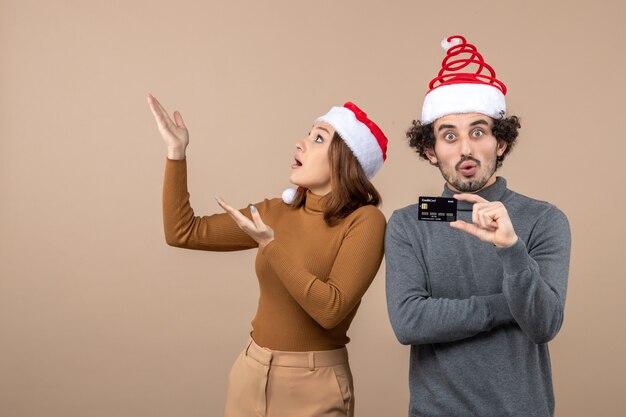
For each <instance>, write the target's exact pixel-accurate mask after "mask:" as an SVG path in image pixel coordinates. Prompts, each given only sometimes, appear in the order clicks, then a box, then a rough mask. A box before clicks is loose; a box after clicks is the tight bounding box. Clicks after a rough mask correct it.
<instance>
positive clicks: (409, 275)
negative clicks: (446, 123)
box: [385, 177, 570, 417]
mask: <svg viewBox="0 0 626 417" xmlns="http://www.w3.org/2000/svg"><path fill="white" fill-rule="evenodd" d="M452 195H453V192H452V191H451V190H450V189H448V188H447V187H446V188H445V189H444V192H443V196H444V197H451V196H452ZM478 195H480V196H481V197H483V198H485V199H486V200H488V201H501V202H502V204H504V206H505V207H506V209H507V211H508V213H509V216H510V218H511V222H512V223H513V226H514V228H515V232H516V234H517V236H518V238H519V239H518V241H517V243H515V244H514V245H513V246H511V247H509V248H497V247H495V246H493V245H491V244H489V243H486V242H482V241H480V240H479V239H477V238H475V237H474V236H471V235H469V234H467V233H464V232H461V231H460V230H457V229H454V228H452V227H450V226H449V225H447V224H446V223H443V222H424V221H419V220H417V216H418V211H419V208H418V205H417V204H413V205H411V206H408V207H405V208H403V209H400V210H397V211H395V212H394V213H393V215H392V216H391V218H390V219H389V226H388V228H387V235H386V241H385V243H386V253H387V256H386V263H387V280H386V284H387V305H388V308H389V315H390V319H391V324H392V326H393V329H394V331H395V333H396V335H397V337H398V339H399V340H400V342H402V343H404V344H410V345H411V360H410V370H409V378H410V381H409V385H410V387H409V388H410V392H411V404H410V412H409V415H410V416H411V417H413V416H419V417H443V416H446V417H448V416H455V417H476V416H480V417H505V416H508V417H529V416H537V417H548V416H552V415H553V414H554V395H553V389H552V376H551V371H550V353H549V351H548V342H549V341H550V340H552V339H553V338H554V337H555V336H556V335H557V333H558V331H559V329H560V328H561V324H562V323H563V317H564V310H565V297H566V293H567V277H568V272H569V257H570V230H569V224H568V221H567V218H566V217H565V215H564V214H563V213H562V212H561V211H560V210H559V209H558V208H557V207H555V206H553V205H552V204H549V203H546V202H543V201H538V200H534V199H531V198H528V197H525V196H523V195H521V194H518V193H515V192H513V191H511V190H509V189H508V188H507V186H506V181H505V179H504V178H502V177H498V179H497V180H496V183H495V184H493V185H491V186H490V187H487V188H485V189H483V190H481V191H480V192H479V193H478ZM472 208H473V205H472V204H471V203H468V202H464V201H459V203H458V210H457V217H458V218H459V219H460V220H464V221H466V222H471V221H472V220H471V219H472Z"/></svg>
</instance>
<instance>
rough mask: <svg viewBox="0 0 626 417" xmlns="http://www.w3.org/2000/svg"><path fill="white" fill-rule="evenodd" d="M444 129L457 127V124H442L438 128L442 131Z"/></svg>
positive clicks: (438, 130)
mask: <svg viewBox="0 0 626 417" xmlns="http://www.w3.org/2000/svg"><path fill="white" fill-rule="evenodd" d="M443 129H456V126H455V125H441V126H439V127H438V128H437V132H441V131H442V130H443Z"/></svg>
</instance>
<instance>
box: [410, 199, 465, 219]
mask: <svg viewBox="0 0 626 417" xmlns="http://www.w3.org/2000/svg"><path fill="white" fill-rule="evenodd" d="M417 218H418V219H419V220H427V221H435V222H453V221H456V200H455V199H454V198H448V197H420V198H419V212H418V214H417Z"/></svg>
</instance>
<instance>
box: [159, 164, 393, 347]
mask: <svg viewBox="0 0 626 417" xmlns="http://www.w3.org/2000/svg"><path fill="white" fill-rule="evenodd" d="M320 200H321V197H320V196H316V195H314V194H312V193H310V192H309V193H308V194H307V199H306V204H305V206H304V207H301V208H299V209H294V208H292V207H291V206H289V205H287V204H285V203H283V201H282V200H281V199H279V198H274V199H271V200H263V201H262V202H260V203H256V204H255V206H256V208H257V209H258V211H259V214H260V215H261V218H262V219H263V221H264V222H265V223H266V224H267V225H268V226H270V227H271V228H272V229H273V230H274V240H273V241H272V242H270V243H269V244H268V245H267V246H265V248H263V249H262V250H259V251H258V253H257V257H256V273H257V277H258V280H259V289H260V296H259V306H258V309H257V313H256V317H255V318H254V319H253V320H252V338H253V339H254V341H255V342H256V343H257V344H259V345H260V346H263V347H267V348H269V349H273V350H282V351H299V352H304V351H313V350H328V349H337V348H340V347H342V346H344V345H345V344H346V343H348V341H349V340H350V339H349V338H348V336H347V335H346V332H347V331H348V327H350V323H351V322H352V319H353V318H354V315H355V314H356V311H357V309H358V307H359V304H360V302H361V297H362V296H363V294H364V293H365V291H366V290H367V288H368V287H369V285H370V284H371V282H372V280H373V279H374V276H375V275H376V272H377V271H378V268H379V267H380V263H381V261H382V258H383V239H384V234H385V224H386V223H385V217H384V215H383V214H382V212H381V211H380V210H378V209H377V208H376V207H374V206H371V205H369V206H364V207H361V208H359V209H357V210H355V211H354V212H353V213H352V214H350V215H349V216H348V217H346V218H345V219H343V220H342V221H341V222H340V223H339V224H338V225H336V226H334V227H329V226H327V225H326V223H325V222H324V216H323V212H322V209H323V202H322V201H320ZM241 211H242V213H244V215H246V216H247V217H250V211H249V209H248V208H246V209H242V210H241ZM163 224H164V229H165V239H166V241H167V243H168V244H169V245H172V246H177V247H181V248H187V249H200V250H211V251H234V250H243V249H251V248H256V247H258V244H257V243H256V242H255V241H254V240H253V239H252V238H251V237H250V236H248V235H247V234H246V233H245V232H244V231H242V230H241V229H239V227H238V226H237V225H236V223H235V222H234V221H233V220H232V219H231V218H230V216H229V215H228V214H225V213H223V214H214V215H212V216H203V217H197V216H195V215H194V212H193V209H192V208H191V205H190V204H189V192H188V191H187V164H186V161H184V160H182V161H173V160H169V159H168V160H167V163H166V166H165V181H164V185H163ZM216 278H217V277H216Z"/></svg>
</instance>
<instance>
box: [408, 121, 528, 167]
mask: <svg viewBox="0 0 626 417" xmlns="http://www.w3.org/2000/svg"><path fill="white" fill-rule="evenodd" d="M433 125H434V122H432V123H428V124H425V125H423V124H422V122H421V121H419V120H413V122H412V126H411V127H410V128H409V130H407V131H406V137H407V139H408V140H409V146H410V147H411V148H414V149H415V152H417V153H418V154H419V156H420V157H422V158H424V159H426V160H428V157H427V156H426V150H427V149H435V128H434V126H433ZM521 127H522V125H521V124H520V118H519V117H517V116H509V117H505V118H504V119H493V127H492V128H491V131H492V133H493V135H494V136H495V137H496V139H497V140H499V141H500V140H503V141H505V142H506V143H507V147H506V149H505V150H504V153H503V154H502V156H499V157H498V161H497V164H496V168H500V167H501V166H502V161H504V158H505V157H506V155H507V154H508V153H509V152H511V149H513V145H514V144H515V140H516V139H517V135H518V134H519V132H518V131H517V130H518V129H519V128H521Z"/></svg>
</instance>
